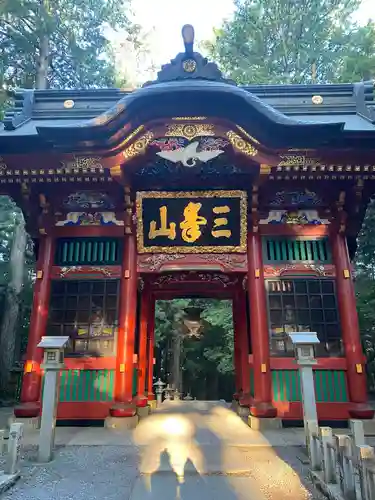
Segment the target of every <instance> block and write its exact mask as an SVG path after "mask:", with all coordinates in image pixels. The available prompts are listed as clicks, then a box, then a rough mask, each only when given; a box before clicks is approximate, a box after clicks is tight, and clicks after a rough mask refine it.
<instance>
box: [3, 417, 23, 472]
mask: <svg viewBox="0 0 375 500" xmlns="http://www.w3.org/2000/svg"><path fill="white" fill-rule="evenodd" d="M22 440H23V424H18V423H17V424H12V425H11V426H10V431H9V442H8V455H7V459H6V462H5V467H4V473H5V474H11V475H14V474H18V473H19V471H20V461H21V451H22Z"/></svg>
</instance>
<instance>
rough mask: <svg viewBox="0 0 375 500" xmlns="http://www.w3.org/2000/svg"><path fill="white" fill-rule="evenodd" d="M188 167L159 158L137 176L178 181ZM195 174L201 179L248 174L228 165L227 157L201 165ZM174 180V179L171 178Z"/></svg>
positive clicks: (196, 168)
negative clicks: (167, 178) (167, 177)
mask: <svg viewBox="0 0 375 500" xmlns="http://www.w3.org/2000/svg"><path fill="white" fill-rule="evenodd" d="M186 171H187V169H186V167H184V166H183V165H182V164H181V163H172V162H170V161H168V160H165V159H162V158H157V159H155V160H153V161H149V162H148V163H146V164H143V165H142V166H141V167H140V168H139V169H137V171H136V173H135V175H136V176H137V177H145V176H147V177H152V178H155V179H156V178H162V179H165V178H166V176H171V175H172V176H173V179H178V178H179V177H184V176H185V175H186ZM194 173H195V174H199V176H200V178H201V179H202V180H203V179H204V178H206V177H207V178H208V177H209V178H211V177H213V176H217V175H221V176H223V175H232V174H240V173H246V171H245V170H244V169H241V167H239V166H237V165H234V164H232V163H228V161H227V157H226V155H220V156H219V157H217V158H215V159H213V160H211V161H209V162H207V163H201V164H200V165H198V166H197V167H195V168H194ZM169 178H172V177H169Z"/></svg>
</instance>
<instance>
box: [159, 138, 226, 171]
mask: <svg viewBox="0 0 375 500" xmlns="http://www.w3.org/2000/svg"><path fill="white" fill-rule="evenodd" d="M198 146H199V142H198V141H195V142H192V143H191V144H189V145H188V146H186V147H185V148H180V149H175V150H173V151H159V152H158V153H156V154H157V155H159V156H160V157H161V158H164V159H165V160H169V161H171V162H173V163H179V162H181V163H182V164H183V165H184V167H195V165H196V164H197V160H200V161H202V162H203V163H206V162H208V161H209V160H212V159H213V158H216V157H217V156H219V155H221V154H222V153H224V151H223V150H221V149H215V150H212V151H197V148H198Z"/></svg>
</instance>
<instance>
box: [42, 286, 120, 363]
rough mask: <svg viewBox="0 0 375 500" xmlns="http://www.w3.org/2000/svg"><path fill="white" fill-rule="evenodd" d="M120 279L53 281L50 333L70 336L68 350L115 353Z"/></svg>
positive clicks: (102, 353)
mask: <svg viewBox="0 0 375 500" xmlns="http://www.w3.org/2000/svg"><path fill="white" fill-rule="evenodd" d="M118 303H119V280H87V281H86V280H85V281H80V280H55V281H52V289H51V300H50V308H49V319H48V328H47V333H48V335H67V336H69V337H70V342H69V346H68V348H67V354H90V355H93V356H112V355H113V354H114V349H115V336H116V332H117V325H118Z"/></svg>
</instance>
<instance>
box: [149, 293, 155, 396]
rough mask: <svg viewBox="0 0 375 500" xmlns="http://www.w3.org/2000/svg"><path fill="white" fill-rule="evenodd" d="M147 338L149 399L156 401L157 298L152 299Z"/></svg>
mask: <svg viewBox="0 0 375 500" xmlns="http://www.w3.org/2000/svg"><path fill="white" fill-rule="evenodd" d="M147 337H148V358H147V361H148V371H147V378H148V382H147V394H148V399H149V400H152V399H155V394H154V391H153V375H154V347H155V298H154V297H151V301H150V309H149V317H148V326H147Z"/></svg>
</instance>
